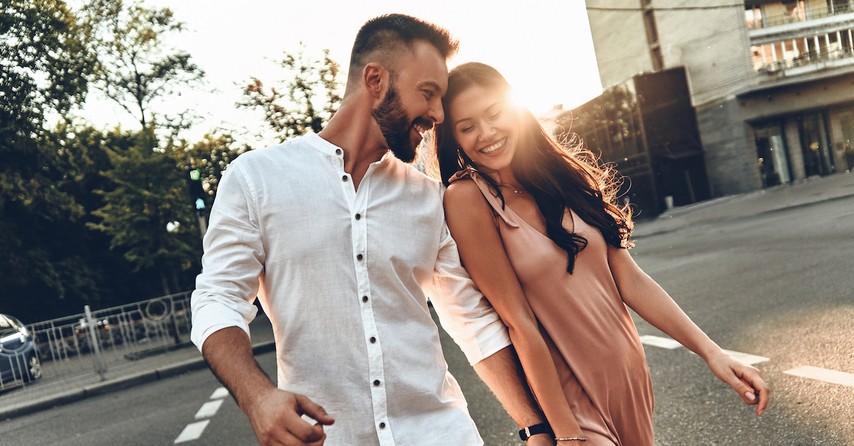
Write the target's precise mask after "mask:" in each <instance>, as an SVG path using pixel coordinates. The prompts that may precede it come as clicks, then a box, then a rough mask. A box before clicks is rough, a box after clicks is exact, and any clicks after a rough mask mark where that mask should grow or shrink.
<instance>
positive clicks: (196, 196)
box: [190, 169, 206, 212]
mask: <svg viewBox="0 0 854 446" xmlns="http://www.w3.org/2000/svg"><path fill="white" fill-rule="evenodd" d="M205 195H206V194H205V189H204V188H203V187H202V171H201V170H199V169H192V170H190V198H191V199H192V200H193V205H194V206H195V207H196V212H204V210H205Z"/></svg>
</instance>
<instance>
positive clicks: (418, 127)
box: [415, 124, 432, 136]
mask: <svg viewBox="0 0 854 446" xmlns="http://www.w3.org/2000/svg"><path fill="white" fill-rule="evenodd" d="M431 128H432V127H427V126H425V125H423V124H415V131H416V132H418V133H420V134H421V136H424V134H425V133H427V132H429V131H430V129H431Z"/></svg>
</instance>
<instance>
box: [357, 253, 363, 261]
mask: <svg viewBox="0 0 854 446" xmlns="http://www.w3.org/2000/svg"><path fill="white" fill-rule="evenodd" d="M364 258H365V256H363V255H361V254H357V255H356V260H362V259H364Z"/></svg>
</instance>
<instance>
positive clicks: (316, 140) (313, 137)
mask: <svg viewBox="0 0 854 446" xmlns="http://www.w3.org/2000/svg"><path fill="white" fill-rule="evenodd" d="M305 140H306V142H308V144H309V145H310V146H311V147H313V148H314V149H316V150H318V151H319V152H322V153H325V154H327V155H330V156H338V152H337V151H338V150H344V149H342V148H340V147H338V146H336V145H335V144H332V143H331V142H329V141H327V140H325V139H323V138H321V137H320V136H319V135H318V134H317V133H306V134H305ZM393 158H395V156H394V154H393V153H391V150H388V151H386V153H385V154H384V155H383V156H382V158H380V159H379V161H375V162H374V163H373V164H387V163H388V162H389V160H391V159H393Z"/></svg>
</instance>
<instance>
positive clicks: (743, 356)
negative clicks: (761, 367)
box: [724, 350, 771, 365]
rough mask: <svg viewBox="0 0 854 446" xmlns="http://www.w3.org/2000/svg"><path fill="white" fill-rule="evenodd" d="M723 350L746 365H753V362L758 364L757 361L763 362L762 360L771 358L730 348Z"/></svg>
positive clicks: (765, 360) (766, 360)
mask: <svg viewBox="0 0 854 446" xmlns="http://www.w3.org/2000/svg"><path fill="white" fill-rule="evenodd" d="M724 352H726V353H729V354H730V355H732V356H733V357H734V358H735V359H738V360H739V361H741V362H743V363H745V364H747V365H755V364H759V363H763V362H768V361H770V360H771V358H766V357H764V356H757V355H751V354H750V353H741V352H734V351H732V350H724Z"/></svg>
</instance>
